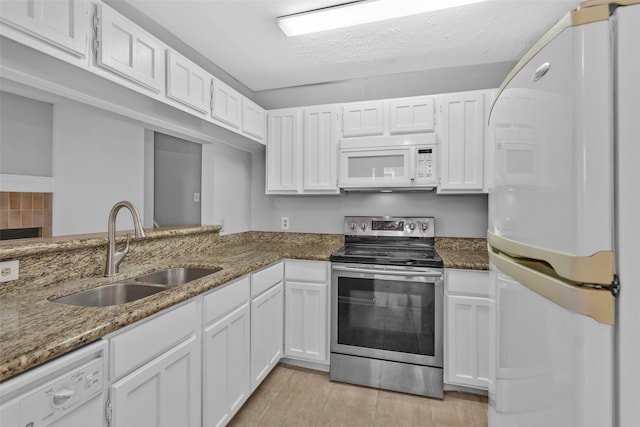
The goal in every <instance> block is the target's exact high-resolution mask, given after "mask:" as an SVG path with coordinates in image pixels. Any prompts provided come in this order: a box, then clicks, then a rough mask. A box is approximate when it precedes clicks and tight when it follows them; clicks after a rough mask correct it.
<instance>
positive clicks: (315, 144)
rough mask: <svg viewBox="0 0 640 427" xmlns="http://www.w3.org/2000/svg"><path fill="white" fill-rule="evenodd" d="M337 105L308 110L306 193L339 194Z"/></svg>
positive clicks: (304, 178)
mask: <svg viewBox="0 0 640 427" xmlns="http://www.w3.org/2000/svg"><path fill="white" fill-rule="evenodd" d="M337 112H338V111H337V106H336V105H321V106H315V107H306V108H305V109H304V126H303V128H304V136H303V141H302V145H303V147H302V152H303V168H304V170H303V184H302V189H303V192H305V193H339V192H340V189H339V188H338V114H337Z"/></svg>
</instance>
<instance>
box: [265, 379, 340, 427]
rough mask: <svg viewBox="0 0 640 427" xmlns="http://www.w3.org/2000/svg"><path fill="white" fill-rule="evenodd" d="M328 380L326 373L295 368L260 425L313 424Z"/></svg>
mask: <svg viewBox="0 0 640 427" xmlns="http://www.w3.org/2000/svg"><path fill="white" fill-rule="evenodd" d="M330 388H331V383H330V381H329V376H328V375H327V374H323V373H322V374H320V373H314V372H309V371H300V370H294V371H292V373H291V375H290V376H289V379H288V381H287V383H286V384H285V386H284V388H283V390H282V391H281V392H280V394H279V395H278V398H277V399H276V400H275V401H274V402H273V403H272V404H271V406H270V407H269V408H268V410H267V411H266V412H265V414H264V416H263V417H262V419H261V420H260V423H259V424H258V425H259V426H276V425H277V426H313V425H316V423H317V422H318V420H319V419H320V414H321V412H322V408H323V407H324V403H325V401H326V400H327V397H328V396H329V390H330Z"/></svg>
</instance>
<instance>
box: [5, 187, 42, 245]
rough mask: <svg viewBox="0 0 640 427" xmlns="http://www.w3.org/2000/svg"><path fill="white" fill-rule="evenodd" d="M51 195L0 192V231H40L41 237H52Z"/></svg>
mask: <svg viewBox="0 0 640 427" xmlns="http://www.w3.org/2000/svg"><path fill="white" fill-rule="evenodd" d="M52 207H53V194H52V193H20V192H15V191H2V192H0V230H8V229H14V228H32V227H38V228H41V229H42V237H51V236H52V226H51V225H52V223H53V214H52Z"/></svg>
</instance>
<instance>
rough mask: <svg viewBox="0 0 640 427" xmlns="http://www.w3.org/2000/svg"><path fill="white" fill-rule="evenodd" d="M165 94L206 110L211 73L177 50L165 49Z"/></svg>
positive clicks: (202, 111)
mask: <svg viewBox="0 0 640 427" xmlns="http://www.w3.org/2000/svg"><path fill="white" fill-rule="evenodd" d="M166 52H167V96H168V97H169V98H171V99H174V100H176V101H178V102H180V103H182V104H184V105H186V106H188V107H191V108H193V109H194V110H196V111H199V112H201V113H206V112H207V103H208V102H209V86H210V82H211V77H212V76H211V75H210V74H209V73H207V72H206V71H205V70H203V69H202V68H200V67H198V66H197V65H196V64H194V63H193V62H191V61H190V60H189V59H187V58H185V57H184V56H182V55H180V54H179V53H178V52H175V51H172V50H170V49H167V51H166Z"/></svg>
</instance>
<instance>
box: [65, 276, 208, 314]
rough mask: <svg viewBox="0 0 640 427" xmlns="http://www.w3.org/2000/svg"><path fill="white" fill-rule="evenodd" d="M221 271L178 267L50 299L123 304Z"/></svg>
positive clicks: (97, 304)
mask: <svg viewBox="0 0 640 427" xmlns="http://www.w3.org/2000/svg"><path fill="white" fill-rule="evenodd" d="M218 271H220V268H193V267H179V268H168V269H165V270H159V271H155V272H153V273H148V274H145V275H143V276H138V277H135V278H132V279H125V280H122V281H120V282H115V283H109V284H107V285H102V286H98V287H96V288H93V289H87V290H86V291H81V292H77V293H75V294H71V295H67V296H64V297H60V298H56V299H53V300H52V301H53V302H57V303H61V304H69V305H77V306H82V307H107V306H111V305H119V304H125V303H128V302H132V301H136V300H139V299H141V298H144V297H148V296H150V295H153V294H157V293H158V292H162V291H165V290H167V289H171V288H175V287H176V286H179V285H182V284H184V283H187V282H191V281H193V280H196V279H200V278H201V277H204V276H208V275H210V274H213V273H216V272H218Z"/></svg>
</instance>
